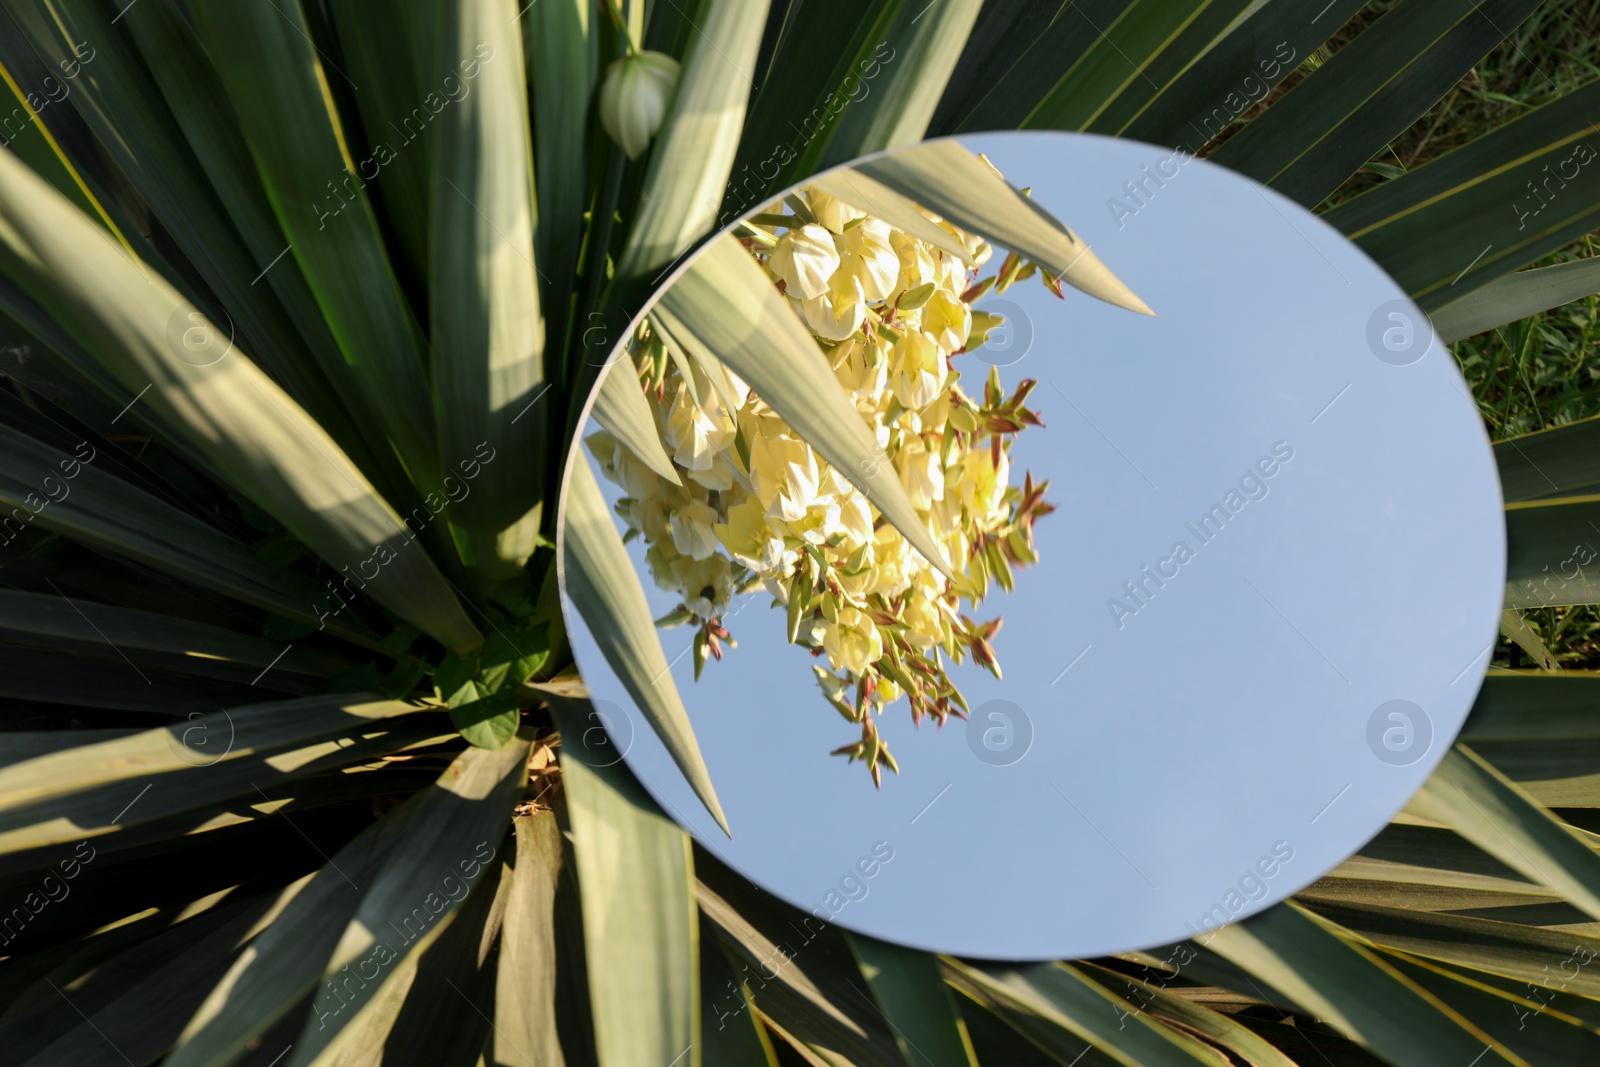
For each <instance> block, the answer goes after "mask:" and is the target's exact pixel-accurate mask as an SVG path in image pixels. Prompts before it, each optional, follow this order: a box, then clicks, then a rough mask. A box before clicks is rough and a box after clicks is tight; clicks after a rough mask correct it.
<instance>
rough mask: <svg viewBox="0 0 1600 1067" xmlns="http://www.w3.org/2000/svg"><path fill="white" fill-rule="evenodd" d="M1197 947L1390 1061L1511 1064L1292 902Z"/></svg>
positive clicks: (1469, 1025) (1466, 1024) (1490, 1043)
mask: <svg viewBox="0 0 1600 1067" xmlns="http://www.w3.org/2000/svg"><path fill="white" fill-rule="evenodd" d="M1203 943H1204V945H1205V947H1206V948H1207V949H1209V950H1210V951H1212V952H1215V953H1217V954H1218V955H1219V956H1221V957H1222V958H1223V959H1225V960H1227V961H1229V962H1230V963H1233V964H1234V965H1236V966H1238V967H1240V968H1242V969H1244V970H1245V971H1248V972H1249V973H1250V974H1251V975H1252V976H1253V977H1255V978H1257V979H1259V980H1260V981H1261V982H1263V983H1264V984H1265V985H1266V986H1267V987H1268V989H1270V990H1275V991H1276V992H1277V993H1279V994H1281V995H1282V996H1283V997H1284V998H1285V999H1287V1000H1288V1001H1289V1002H1290V1003H1292V1004H1295V1005H1297V1006H1299V1007H1300V1008H1303V1009H1304V1010H1306V1011H1308V1012H1310V1013H1311V1014H1313V1015H1315V1016H1316V1017H1317V1018H1319V1019H1323V1020H1325V1021H1326V1022H1327V1023H1328V1024H1329V1025H1330V1026H1332V1027H1334V1028H1335V1029H1337V1030H1339V1031H1340V1032H1341V1033H1343V1034H1346V1035H1347V1036H1349V1037H1350V1038H1352V1039H1353V1040H1355V1041H1357V1042H1359V1043H1360V1044H1361V1045H1363V1046H1364V1047H1366V1048H1368V1049H1371V1050H1372V1051H1373V1052H1374V1053H1376V1054H1377V1055H1379V1056H1382V1057H1383V1058H1384V1059H1386V1060H1389V1061H1391V1062H1394V1063H1447V1062H1454V1061H1456V1060H1457V1058H1459V1060H1460V1062H1462V1063H1471V1062H1472V1061H1473V1060H1474V1059H1477V1058H1478V1057H1482V1059H1479V1060H1478V1062H1480V1063H1492V1062H1515V1060H1514V1059H1512V1058H1511V1057H1510V1056H1509V1055H1508V1054H1507V1053H1506V1051H1505V1049H1504V1046H1501V1045H1499V1044H1498V1043H1497V1042H1495V1041H1494V1039H1493V1038H1491V1037H1490V1036H1489V1035H1488V1034H1487V1033H1485V1032H1484V1031H1483V1030H1482V1029H1481V1028H1480V1027H1478V1026H1477V1025H1476V1024H1474V1023H1473V1022H1471V1021H1470V1020H1468V1019H1466V1018H1464V1017H1463V1016H1461V1015H1460V1014H1459V1013H1458V1012H1456V1011H1454V1010H1452V1009H1450V1008H1449V1007H1447V1006H1446V1005H1444V1004H1443V1003H1441V1002H1440V1001H1438V1000H1437V999H1436V998H1434V997H1432V996H1431V995H1429V994H1428V993H1427V991H1426V990H1424V989H1422V988H1421V987H1420V986H1418V985H1417V984H1416V983H1415V982H1412V981H1411V980H1409V979H1407V978H1406V977H1405V976H1404V975H1402V974H1400V973H1399V972H1398V971H1396V970H1395V969H1394V968H1393V967H1392V966H1390V965H1388V964H1386V963H1385V962H1384V961H1383V960H1382V958H1381V957H1379V956H1378V955H1377V954H1376V953H1375V952H1373V951H1372V950H1371V949H1370V948H1367V947H1365V946H1364V945H1361V944H1358V943H1356V942H1354V941H1352V940H1350V939H1348V938H1347V937H1345V936H1342V935H1341V933H1340V932H1339V931H1338V929H1337V928H1336V927H1335V926H1334V925H1333V924H1332V923H1330V922H1329V921H1327V920H1326V919H1323V918H1321V917H1319V916H1317V915H1314V914H1313V913H1311V912H1309V911H1307V910H1306V909H1305V908H1302V907H1300V906H1299V905H1297V904H1294V903H1292V902H1285V903H1282V904H1278V905H1275V906H1273V907H1271V908H1269V909H1267V910H1266V911H1264V912H1260V913H1259V914H1256V915H1252V916H1251V917H1250V918H1248V919H1245V920H1243V921H1242V922H1238V923H1235V924H1233V925H1231V926H1224V927H1222V928H1221V929H1220V930H1217V931H1215V932H1213V933H1212V934H1211V935H1210V936H1209V937H1208V938H1207V939H1206V940H1205V941H1204V942H1203ZM1491 1053H1492V1054H1491Z"/></svg>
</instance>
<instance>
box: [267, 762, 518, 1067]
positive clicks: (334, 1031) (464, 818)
mask: <svg viewBox="0 0 1600 1067" xmlns="http://www.w3.org/2000/svg"><path fill="white" fill-rule="evenodd" d="M527 763H528V742H527V741H525V740H517V741H513V742H512V743H510V744H508V745H506V746H504V747H503V748H499V749H493V750H491V749H483V748H469V749H467V750H466V751H465V752H463V753H461V755H459V756H457V757H456V758H455V760H454V761H453V762H452V763H451V764H450V766H449V767H448V768H447V769H446V770H445V772H444V773H443V774H442V775H440V776H439V780H438V781H437V782H435V783H434V784H433V785H432V786H430V787H429V788H428V789H426V790H424V791H423V792H421V793H418V794H417V795H416V796H415V797H413V798H412V799H411V800H410V801H409V802H408V805H407V810H406V811H405V812H404V815H403V818H404V826H403V828H402V830H403V835H404V836H403V838H402V840H401V841H400V843H399V844H398V845H397V846H396V847H395V848H394V850H393V851H391V852H390V853H389V855H388V856H387V857H386V858H385V859H384V861H383V864H382V866H381V867H380V868H379V869H378V870H377V872H376V873H375V874H374V875H373V876H372V878H371V879H369V881H368V884H367V885H366V886H364V887H363V889H362V897H361V903H360V905H359V906H357V908H356V910H355V914H354V915H353V916H351V918H350V920H349V922H348V924H347V925H346V926H345V928H344V933H343V935H342V936H341V937H340V939H339V943H338V946H337V947H336V948H335V949H334V952H333V956H332V958H331V959H329V960H328V961H327V963H326V964H325V965H324V966H323V968H322V982H323V983H324V986H323V989H321V990H319V991H318V993H317V995H316V996H315V997H314V998H313V1001H312V1005H311V1016H310V1018H309V1019H307V1020H306V1024H305V1028H304V1029H303V1030H302V1031H301V1032H300V1036H299V1038H298V1039H297V1040H296V1041H295V1043H294V1055H293V1056H292V1057H291V1058H290V1060H289V1065H290V1067H302V1065H305V1064H311V1063H317V1064H323V1063H328V1062H334V1061H336V1060H337V1058H338V1057H340V1056H343V1055H348V1054H349V1053H350V1052H352V1051H353V1050H354V1049H357V1048H360V1047H362V1042H363V1040H364V1039H367V1038H368V1033H366V1032H364V1031H365V1027H366V1025H367V1024H368V1023H369V1020H371V1019H372V1017H373V1016H379V1017H381V1016H382V1015H383V1014H384V1013H386V1012H392V1011H397V1010H398V1005H396V1004H395V1003H394V999H395V998H396V997H403V996H404V994H405V990H406V988H407V986H408V985H409V982H410V980H411V978H412V976H414V974H415V967H416V964H417V960H418V959H419V958H420V956H421V955H422V954H423V953H424V952H426V951H427V949H428V947H429V946H430V945H431V944H433V943H434V941H435V940H436V939H437V938H438V937H439V935H440V934H441V933H443V931H444V930H445V928H446V927H447V926H448V925H449V923H450V921H451V920H452V919H453V918H454V917H455V915H456V913H457V911H458V910H459V908H460V905H461V902H462V900H464V899H465V898H466V897H467V893H468V890H469V889H470V888H471V887H472V885H473V883H474V882H475V881H477V879H478V878H479V876H480V875H482V874H483V873H484V870H485V868H486V867H487V866H488V865H489V864H491V863H492V862H493V860H494V858H495V855H496V853H497V852H498V851H499V849H500V848H501V847H503V844H504V837H505V830H506V822H507V820H508V818H509V811H510V808H511V805H512V803H513V802H514V800H515V798H516V797H517V795H518V794H519V793H520V792H521V790H522V786H523V784H524V783H525V782H526V781H527ZM347 968H349V969H350V970H353V971H355V973H357V974H365V973H368V968H372V969H373V970H375V971H376V972H377V976H376V977H375V978H369V979H367V980H366V981H365V982H361V983H351V982H347V981H345V978H346V975H347V974H348V973H349V972H348V971H347V970H346V969H347Z"/></svg>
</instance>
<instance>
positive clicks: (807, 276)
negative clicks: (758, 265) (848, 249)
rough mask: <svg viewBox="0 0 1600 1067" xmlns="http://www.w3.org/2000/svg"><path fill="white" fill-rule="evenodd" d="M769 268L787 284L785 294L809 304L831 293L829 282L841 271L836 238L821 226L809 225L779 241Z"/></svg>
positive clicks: (768, 260)
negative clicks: (811, 300)
mask: <svg viewBox="0 0 1600 1067" xmlns="http://www.w3.org/2000/svg"><path fill="white" fill-rule="evenodd" d="M767 266H768V267H769V268H771V270H772V273H774V274H776V275H777V276H778V277H779V279H781V280H782V282H783V284H784V291H785V292H787V293H788V294H789V295H790V296H793V297H798V298H799V299H801V300H810V299H813V298H815V297H819V296H821V295H822V294H823V293H826V292H827V291H828V279H829V278H831V277H833V273H834V271H836V270H838V269H839V253H838V250H837V249H835V248H834V245H833V234H831V233H829V232H828V231H827V230H825V229H823V228H822V227H821V226H816V225H807V226H802V227H800V228H799V229H797V230H790V231H789V232H788V233H786V234H784V235H783V236H782V237H780V238H778V244H777V246H776V247H775V248H773V250H772V254H771V255H770V256H768V257H767Z"/></svg>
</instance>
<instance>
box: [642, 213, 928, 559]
mask: <svg viewBox="0 0 1600 1067" xmlns="http://www.w3.org/2000/svg"><path fill="white" fill-rule="evenodd" d="M661 303H662V306H663V307H665V308H666V310H667V311H668V312H669V313H670V314H671V315H672V316H673V317H674V318H675V319H676V320H677V321H678V322H680V323H681V324H682V325H683V327H684V329H685V330H686V331H687V332H688V333H690V334H692V335H693V336H694V337H695V338H697V339H698V340H699V342H700V343H701V344H703V345H704V346H705V347H706V348H708V349H710V350H711V351H712V352H713V353H714V354H715V356H716V358H717V359H718V360H720V361H721V362H722V363H724V364H726V365H727V366H728V368H729V369H730V370H732V371H733V372H734V373H735V374H737V375H739V377H740V378H742V379H744V380H745V381H746V382H748V383H750V387H751V388H752V389H754V390H755V392H756V395H757V396H759V397H761V398H762V399H763V400H765V401H766V402H767V403H768V404H771V405H772V407H773V410H775V411H777V413H778V415H779V416H780V417H782V419H783V420H784V421H785V422H786V423H788V424H789V425H790V426H791V427H792V428H793V429H794V431H795V433H797V434H799V435H800V437H801V438H803V439H804V440H805V441H807V442H808V443H809V444H810V445H811V447H812V448H814V449H816V451H817V453H818V455H820V456H821V457H822V458H823V459H825V460H827V461H828V463H830V464H831V465H832V466H833V468H834V469H835V470H837V471H838V472H839V473H841V474H843V475H844V476H845V477H847V478H849V479H850V481H851V483H852V484H854V485H855V486H856V488H858V489H860V490H861V491H862V492H863V493H864V494H866V497H867V499H868V500H870V501H872V503H873V505H874V506H875V507H877V509H878V510H879V511H880V512H882V513H883V517H884V518H885V519H887V520H888V521H889V522H890V523H892V524H893V525H894V527H895V529H897V530H899V531H900V533H901V535H903V536H904V537H905V539H906V540H907V541H908V542H910V544H911V546H912V547H913V548H915V549H916V550H917V551H918V552H920V553H922V555H923V557H924V558H926V559H927V560H929V561H930V562H932V563H933V564H934V565H935V566H937V567H938V568H939V569H940V570H941V571H943V572H944V573H945V574H949V573H950V565H949V563H948V562H947V561H946V560H945V558H944V555H943V553H941V552H940V551H939V549H938V546H937V545H936V544H935V543H934V540H933V537H932V536H931V535H930V534H929V533H928V530H927V528H926V527H925V526H924V525H923V523H922V521H921V520H920V519H919V518H918V517H917V513H916V510H915V509H914V508H913V507H912V506H911V500H910V498H908V497H907V496H906V492H905V489H904V487H902V486H901V484H900V479H899V477H898V475H896V473H895V471H894V468H893V467H892V465H891V464H890V463H889V461H888V459H887V458H886V457H885V456H884V454H883V451H882V449H880V448H879V447H878V444H877V442H876V441H875V440H874V439H873V437H872V432H871V431H870V430H869V429H868V428H867V424H866V423H865V422H864V421H862V418H861V416H860V415H859V414H858V413H857V412H856V409H855V407H854V406H852V405H851V403H850V401H849V399H848V398H847V397H846V396H845V394H844V391H843V390H842V389H841V388H840V387H839V383H838V380H837V379H836V378H835V377H834V375H833V370H832V368H830V367H829V366H828V362H827V360H826V359H824V358H823V355H822V352H821V351H820V350H819V349H818V348H817V343H816V342H815V341H814V340H812V337H811V334H810V332H809V331H808V330H807V329H806V327H805V325H804V324H803V323H802V322H801V321H800V320H799V318H797V317H796V315H795V313H794V310H793V309H792V308H790V307H789V304H788V301H786V300H785V299H784V298H783V295H782V294H781V293H779V292H778V291H777V289H775V288H774V287H773V285H772V282H771V281H770V280H768V278H767V276H766V274H765V273H764V272H763V271H762V269H761V267H760V266H759V265H758V264H757V263H756V261H755V259H754V258H753V257H751V256H750V254H749V253H748V252H746V251H745V250H744V248H743V247H742V246H740V244H739V243H738V242H737V241H735V240H734V239H733V238H732V237H722V238H719V239H718V240H716V241H714V242H712V243H711V244H710V245H708V246H707V247H706V249H705V250H704V251H703V252H701V253H700V254H699V255H698V256H697V257H696V258H695V260H694V262H693V263H691V264H690V265H689V269H688V270H687V271H685V272H684V273H683V274H682V275H680V276H679V277H678V279H677V280H676V281H675V282H673V284H672V285H670V286H669V287H668V288H667V291H666V292H665V293H664V294H663V295H662V298H661Z"/></svg>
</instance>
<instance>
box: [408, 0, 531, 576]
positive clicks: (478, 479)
mask: <svg viewBox="0 0 1600 1067" xmlns="http://www.w3.org/2000/svg"><path fill="white" fill-rule="evenodd" d="M518 6H519V5H517V4H516V3H514V2H513V0H461V2H458V3H449V4H441V5H438V11H439V18H440V23H439V30H438V32H439V38H440V49H441V55H442V56H443V57H444V66H445V68H446V69H447V70H448V71H449V75H448V76H449V77H452V78H455V77H457V76H458V72H459V76H460V77H465V76H466V73H467V72H468V71H476V72H477V76H476V79H475V84H474V85H473V87H472V91H470V92H467V93H464V94H463V95H462V96H461V98H460V99H459V100H457V101H455V102H454V103H452V104H451V105H450V106H449V107H447V108H445V109H444V111H443V112H442V113H441V114H440V115H439V117H438V119H437V120H436V122H435V124H434V131H433V137H434V148H435V152H434V172H433V188H434V196H433V234H432V239H431V241H430V247H431V249H432V256H433V258H432V261H431V264H430V271H429V277H430V280H431V285H432V288H431V292H432V305H433V321H432V328H433V389H434V403H435V407H436V411H437V414H438V420H439V455H440V457H441V458H442V459H443V460H444V463H445V470H446V474H447V476H454V477H457V478H461V477H465V478H470V479H472V484H471V486H470V491H469V492H468V493H467V494H466V495H465V496H464V497H461V498H460V502H459V503H458V504H455V505H453V506H452V507H451V516H452V522H453V523H454V524H456V525H459V526H460V527H462V528H463V529H464V530H465V532H466V535H467V543H468V545H469V546H470V552H471V559H469V560H468V563H469V564H470V566H471V567H472V569H473V571H474V572H475V574H476V576H477V577H478V579H479V580H480V581H481V582H484V583H486V584H492V583H494V582H498V581H503V580H506V579H509V578H512V577H515V576H516V575H517V574H519V573H521V571H522V567H523V564H525V563H526V562H527V561H528V557H529V556H531V555H532V554H533V550H534V547H535V545H536V544H537V539H538V536H539V517H540V511H539V503H540V500H541V497H542V483H543V473H544V470H543V468H544V464H543V462H542V456H543V452H544V449H543V445H544V438H545V435H546V432H547V429H546V428H547V427H548V426H549V424H550V419H549V418H548V417H547V413H548V411H549V403H550V402H549V401H548V400H546V399H545V396H544V394H545V391H546V390H547V389H548V388H549V386H548V385H545V384H544V321H543V318H542V316H541V313H540V307H539V279H538V276H537V273H536V271H535V268H534V259H533V254H534V252H533V249H534V237H533V235H534V228H535V227H534V208H535V204H536V201H535V198H534V189H533V185H534V182H533V165H532V164H533V159H532V151H533V149H532V144H531V135H530V133H529V130H528V96H527V80H526V78H525V76H524V74H523V67H522V37H521V33H520V31H519V29H518V28H517V25H516V15H517V7H518ZM486 54H487V56H488V57H490V58H488V59H487V60H485V59H484V58H483V57H484V56H485V55H486ZM485 449H487V450H488V457H487V460H486V458H485V455H484V450H485ZM502 454H503V456H502ZM474 457H476V458H474ZM494 459H499V460H500V462H498V463H495V462H490V461H488V460H494ZM480 460H485V461H484V462H482V463H480V462H479V461H480Z"/></svg>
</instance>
